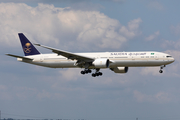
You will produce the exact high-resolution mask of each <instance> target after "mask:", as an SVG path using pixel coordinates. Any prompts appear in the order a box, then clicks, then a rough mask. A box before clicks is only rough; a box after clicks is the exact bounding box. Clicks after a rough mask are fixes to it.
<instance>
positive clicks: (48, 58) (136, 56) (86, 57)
mask: <svg viewBox="0 0 180 120" xmlns="http://www.w3.org/2000/svg"><path fill="white" fill-rule="evenodd" d="M18 35H19V39H20V41H21V45H22V49H23V51H24V54H25V56H19V55H13V54H6V55H8V56H11V57H15V58H17V61H21V62H25V63H29V64H34V65H39V66H44V67H49V68H81V69H82V68H83V69H84V70H82V71H81V72H80V73H81V74H83V75H84V74H88V73H91V72H92V70H93V69H94V70H95V72H94V73H92V77H96V76H101V75H102V74H103V73H102V72H100V69H106V68H109V69H110V70H112V71H114V72H115V73H127V72H128V69H129V67H152V66H160V70H159V72H160V73H163V68H164V67H165V66H166V65H168V64H171V63H173V62H174V61H175V59H174V58H173V57H172V56H171V55H169V54H166V53H162V52H155V51H148V52H147V51H142V52H94V53H72V52H67V51H64V50H60V49H56V48H52V47H48V46H45V45H41V44H34V45H36V46H40V47H43V48H46V49H49V50H51V51H52V52H53V53H51V54H41V53H40V52H39V51H38V50H37V49H36V48H35V47H34V45H33V44H32V43H31V42H30V41H29V40H28V39H27V38H26V36H25V35H24V34H23V33H18Z"/></svg>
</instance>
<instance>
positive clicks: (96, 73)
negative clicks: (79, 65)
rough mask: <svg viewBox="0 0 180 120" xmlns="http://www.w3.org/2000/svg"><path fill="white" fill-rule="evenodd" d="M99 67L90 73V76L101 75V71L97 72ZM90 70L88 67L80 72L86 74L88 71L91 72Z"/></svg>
mask: <svg viewBox="0 0 180 120" xmlns="http://www.w3.org/2000/svg"><path fill="white" fill-rule="evenodd" d="M99 70H100V69H96V72H95V73H92V77H96V76H101V75H103V73H102V72H99ZM91 72H92V71H91V70H90V69H85V70H82V71H81V74H83V75H84V74H88V73H91Z"/></svg>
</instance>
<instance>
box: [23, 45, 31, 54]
mask: <svg viewBox="0 0 180 120" xmlns="http://www.w3.org/2000/svg"><path fill="white" fill-rule="evenodd" d="M30 46H31V44H30V43H26V44H25V47H24V52H25V53H30V52H31V47H30Z"/></svg>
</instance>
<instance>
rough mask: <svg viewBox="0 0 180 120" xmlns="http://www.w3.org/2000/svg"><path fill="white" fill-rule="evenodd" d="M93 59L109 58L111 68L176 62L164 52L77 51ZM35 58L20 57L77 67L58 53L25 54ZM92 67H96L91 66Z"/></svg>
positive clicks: (55, 65) (56, 65) (47, 65)
mask: <svg viewBox="0 0 180 120" xmlns="http://www.w3.org/2000/svg"><path fill="white" fill-rule="evenodd" d="M75 54H77V55H82V56H86V57H90V58H93V59H109V61H110V64H109V68H115V67H143V66H161V65H167V64H170V63H172V62H174V58H173V57H171V56H170V55H169V54H166V53H162V52H153V51H150V52H97V53H75ZM25 57H27V58H32V59H33V60H24V59H21V58H18V61H22V62H26V63H30V64H35V65H39V66H44V67H50V68H76V67H79V66H77V65H76V62H77V60H71V59H67V58H66V57H63V56H61V55H57V54H39V55H31V56H25ZM90 68H91V69H92V68H95V67H94V66H90Z"/></svg>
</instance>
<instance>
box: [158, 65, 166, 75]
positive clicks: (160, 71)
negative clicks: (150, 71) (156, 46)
mask: <svg viewBox="0 0 180 120" xmlns="http://www.w3.org/2000/svg"><path fill="white" fill-rule="evenodd" d="M164 67H166V65H163V66H161V68H160V70H159V73H163V70H162V69H163V68H164Z"/></svg>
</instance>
